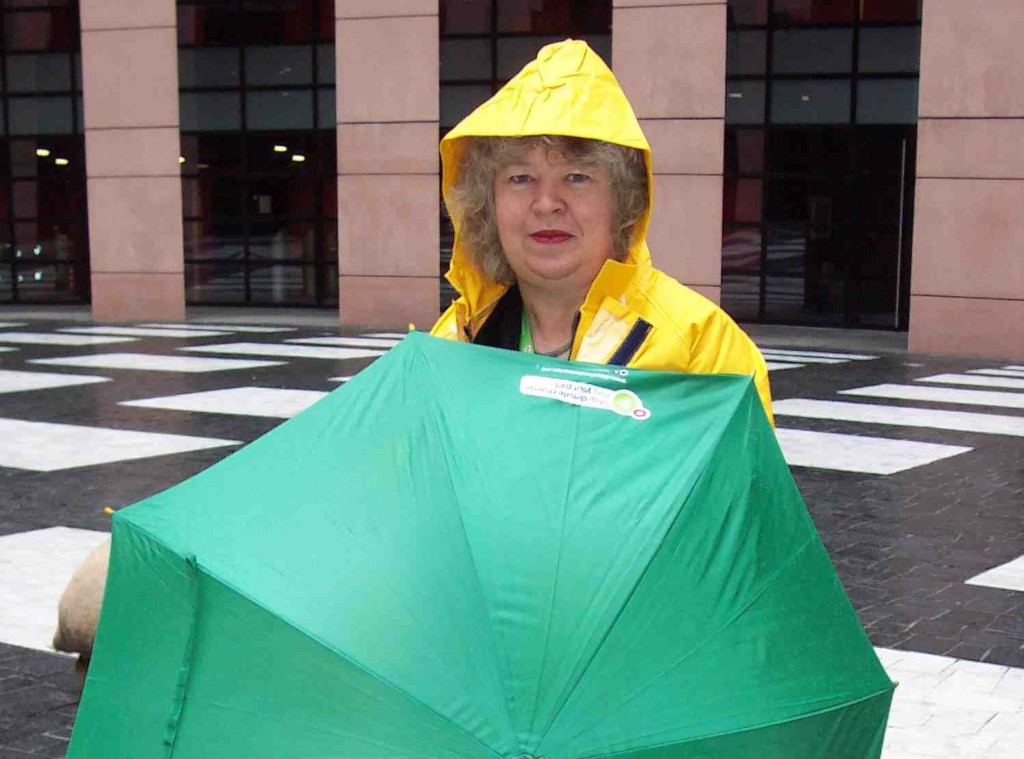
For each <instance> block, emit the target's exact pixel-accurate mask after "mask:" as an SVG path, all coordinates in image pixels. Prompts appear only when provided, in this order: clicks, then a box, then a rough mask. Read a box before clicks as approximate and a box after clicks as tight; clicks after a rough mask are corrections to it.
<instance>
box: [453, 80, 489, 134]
mask: <svg viewBox="0 0 1024 759" xmlns="http://www.w3.org/2000/svg"><path fill="white" fill-rule="evenodd" d="M490 96H491V88H490V86H489V85H486V84H458V85H453V84H449V85H442V87H441V125H442V126H447V127H452V126H455V125H456V124H457V123H459V121H461V120H462V119H463V118H464V117H466V116H468V115H469V114H470V112H471V111H473V110H474V109H475V108H476V107H477V106H478V105H480V104H481V103H483V102H484V101H485V100H487V99H488V98H489V97H490Z"/></svg>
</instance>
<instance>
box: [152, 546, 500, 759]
mask: <svg viewBox="0 0 1024 759" xmlns="http://www.w3.org/2000/svg"><path fill="white" fill-rule="evenodd" d="M138 529H139V531H140V532H143V533H145V534H146V535H147V536H148V537H150V538H151V539H152V540H156V537H155V536H153V535H152V534H151V533H149V531H148V530H145V529H141V528H138ZM195 567H196V570H197V571H198V572H199V573H201V574H205V575H206V576H207V577H209V578H210V579H211V580H213V581H214V582H217V583H220V584H221V585H223V586H224V587H226V588H229V589H230V590H232V591H233V592H235V593H237V594H238V595H239V596H241V597H242V598H244V599H246V600H247V601H249V602H250V603H251V604H253V605H254V606H257V607H258V608H260V609H262V610H263V611H264V612H266V613H267V614H271V615H274V616H275V617H276V618H277V619H280V620H281V622H283V623H284V624H286V625H288V626H289V627H291V628H292V629H294V630H295V631H297V632H298V633H300V634H302V635H304V636H306V637H307V638H309V639H310V640H313V641H315V642H317V643H318V644H320V645H321V646H323V647H324V648H325V649H327V650H328V651H331V652H333V653H334V654H336V655H337V656H338V657H339V658H341V659H344V660H345V661H347V662H348V663H349V664H351V665H352V666H353V667H355V668H356V669H358V670H360V671H362V672H364V673H366V674H367V675H369V676H370V677H372V678H374V679H376V680H378V681H380V682H382V683H384V684H385V685H387V686H388V687H389V688H391V689H392V690H394V691H395V692H396V693H398V694H400V695H402V696H403V697H404V698H406V699H407V700H409V701H410V702H412V703H413V704H416V705H417V706H419V707H420V708H422V709H424V710H426V711H428V712H430V713H431V714H434V715H436V716H437V717H438V718H439V719H441V720H442V721H443V722H445V723H447V724H449V725H451V726H452V727H454V728H455V729H456V730H458V731H459V732H460V733H462V734H463V735H465V736H467V737H468V738H470V739H471V740H473V741H474V742H476V743H477V744H479V745H480V746H481V747H483V748H484V749H485V750H486V751H487V752H488V753H490V754H492V755H493V756H495V757H497V758H498V759H501V757H502V755H501V754H499V753H498V752H497V751H495V750H494V749H493V748H491V747H490V746H488V745H487V744H485V743H484V742H483V741H481V740H480V739H479V738H478V737H476V736H475V735H473V734H472V733H470V732H469V731H467V730H466V729H465V728H463V727H462V726H461V725H458V724H456V723H455V722H453V721H452V720H451V719H450V718H449V717H446V716H445V715H443V714H441V713H440V712H439V711H437V710H436V709H434V708H433V707H432V706H430V705H429V704H426V703H424V702H423V701H421V700H420V699H418V698H416V697H415V696H413V695H412V694H411V693H409V692H408V691H406V690H404V689H403V688H401V687H399V686H398V685H396V684H395V683H393V682H391V681H390V680H388V679H387V678H386V677H383V676H382V675H380V674H379V673H377V672H375V671H374V670H372V669H370V668H369V667H367V666H366V665H364V664H363V663H362V662H358V661H356V660H354V659H352V658H351V657H350V656H347V655H346V654H345V653H344V652H343V651H340V650H339V649H338V648H337V647H335V646H333V645H331V644H330V643H328V642H327V641H325V640H323V639H322V638H320V637H319V636H317V635H315V634H314V633H312V632H310V631H309V630H306V629H305V628H304V627H302V626H301V625H299V624H297V623H296V622H294V621H293V620H291V619H288V618H287V617H284V616H280V615H276V614H274V612H273V611H272V610H271V609H269V608H268V607H267V606H266V605H265V604H263V603H262V602H260V601H259V600H257V599H256V598H254V597H253V596H252V595H250V594H249V593H246V592H245V591H244V590H242V589H241V588H238V587H237V586H235V585H234V584H233V583H231V582H230V581H228V580H227V579H225V578H223V577H221V576H219V575H218V574H216V573H214V572H213V571H212V570H211V569H210V568H209V567H206V566H204V565H203V564H202V563H201V562H199V561H198V559H196V560H195ZM183 701H184V700H183ZM183 705H184V703H183Z"/></svg>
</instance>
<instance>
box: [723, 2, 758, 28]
mask: <svg viewBox="0 0 1024 759" xmlns="http://www.w3.org/2000/svg"><path fill="white" fill-rule="evenodd" d="M726 13H727V14H728V16H727V17H728V20H729V26H734V25H737V24H765V23H767V22H768V0H729V2H728V5H727V6H726Z"/></svg>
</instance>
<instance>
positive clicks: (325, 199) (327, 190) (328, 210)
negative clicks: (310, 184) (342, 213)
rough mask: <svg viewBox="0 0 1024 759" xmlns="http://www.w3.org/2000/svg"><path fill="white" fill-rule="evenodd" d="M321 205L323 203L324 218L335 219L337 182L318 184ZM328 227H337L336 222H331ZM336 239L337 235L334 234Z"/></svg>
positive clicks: (330, 181)
mask: <svg viewBox="0 0 1024 759" xmlns="http://www.w3.org/2000/svg"><path fill="white" fill-rule="evenodd" d="M320 195H321V203H323V210H324V216H326V217H328V218H330V219H336V218H337V216H338V180H337V179H334V178H331V179H324V180H322V181H321V183H320ZM329 226H333V227H337V226H338V223H337V222H336V221H331V222H330V224H329ZM335 237H337V233H335Z"/></svg>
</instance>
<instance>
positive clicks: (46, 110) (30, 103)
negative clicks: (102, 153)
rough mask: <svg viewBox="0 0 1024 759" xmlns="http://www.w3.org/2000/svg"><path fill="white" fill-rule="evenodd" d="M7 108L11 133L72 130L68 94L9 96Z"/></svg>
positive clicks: (59, 132)
mask: <svg viewBox="0 0 1024 759" xmlns="http://www.w3.org/2000/svg"><path fill="white" fill-rule="evenodd" d="M7 110H8V120H9V121H8V123H9V127H10V133H11V134H12V135H22V134H25V135H28V134H72V133H73V132H74V121H73V118H74V117H73V116H72V102H71V97H70V96H67V97H64V96H50V97H21V98H10V99H9V100H8V101H7Z"/></svg>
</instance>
